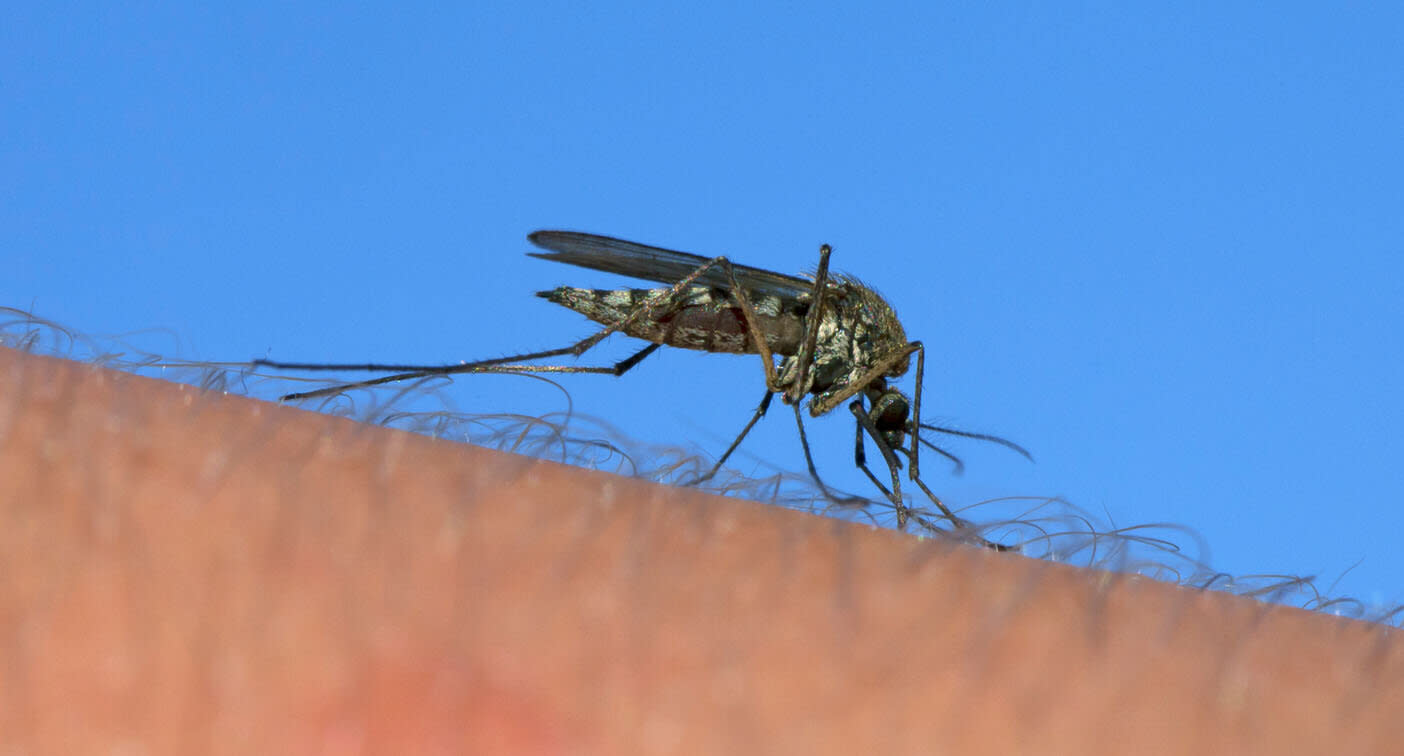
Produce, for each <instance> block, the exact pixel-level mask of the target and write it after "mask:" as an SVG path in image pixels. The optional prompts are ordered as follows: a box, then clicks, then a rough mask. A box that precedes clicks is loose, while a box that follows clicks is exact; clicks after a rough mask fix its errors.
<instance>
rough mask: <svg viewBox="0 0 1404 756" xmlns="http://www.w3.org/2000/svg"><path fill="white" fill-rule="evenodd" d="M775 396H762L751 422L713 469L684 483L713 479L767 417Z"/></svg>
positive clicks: (691, 484) (689, 483)
mask: <svg viewBox="0 0 1404 756" xmlns="http://www.w3.org/2000/svg"><path fill="white" fill-rule="evenodd" d="M774 396H775V394H773V393H771V392H769V391H767V392H765V396H764V397H762V398H761V403H760V406H758V407H756V412H755V414H753V415H751V421H750V422H749V423H746V427H745V428H742V429H741V433H740V434H738V435H737V436H736V440H735V441H732V442H731V446H728V447H727V448H726V452H725V453H723V454H722V455H721V457H720V458H719V459H717V462H716V464H714V465H712V469H710V470H708V471H707V473H706V474H705V475H701V476H699V477H697V478H694V479H693V480H690V481H688V482H686V483H684V484H683V485H685V486H695V485H698V484H699V483H703V482H706V481H709V480H711V479H712V476H714V475H716V474H717V471H718V470H720V469H721V466H722V465H724V464H726V460H727V458H728V457H730V456H731V453H732V452H734V451H736V447H738V446H740V445H741V439H744V438H745V437H746V434H748V433H750V432H751V428H754V427H755V425H756V423H757V422H759V421H760V419H761V418H762V417H765V411H766V410H768V409H770V400H771V399H772V398H773V397H774Z"/></svg>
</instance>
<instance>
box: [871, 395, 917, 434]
mask: <svg viewBox="0 0 1404 756" xmlns="http://www.w3.org/2000/svg"><path fill="white" fill-rule="evenodd" d="M907 412H908V408H907V397H905V396H902V394H901V392H899V391H891V390H889V391H885V392H883V394H882V396H880V397H878V398H877V399H876V400H875V401H874V402H873V409H872V411H871V412H869V413H868V416H869V417H871V418H872V419H873V425H876V426H877V427H878V430H882V431H892V430H898V431H900V430H903V429H905V428H906V426H907Z"/></svg>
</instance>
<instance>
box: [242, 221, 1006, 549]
mask: <svg viewBox="0 0 1404 756" xmlns="http://www.w3.org/2000/svg"><path fill="white" fill-rule="evenodd" d="M527 239H528V240H529V241H531V243H532V244H534V245H536V246H537V247H540V248H542V249H545V250H547V251H546V252H532V253H529V254H530V255H531V256H533V257H539V258H541V259H545V260H554V261H556V262H562V263H566V264H569V265H575V266H579V267H582V268H591V269H594V270H600V271H604V272H608V273H616V274H619V275H623V276H628V277H630V278H638V279H643V280H647V281H655V282H658V283H663V284H666V285H667V286H666V288H655V289H612V290H600V289H580V288H574V287H569V286H559V287H557V288H555V289H551V290H549V291H542V292H538V293H537V296H540V297H543V298H545V299H546V300H548V301H550V302H553V303H556V304H559V305H563V306H565V307H568V308H570V309H572V310H575V311H576V312H579V313H580V314H582V315H584V316H585V317H587V318H589V319H591V320H593V321H595V322H597V323H600V324H601V325H603V326H604V328H602V329H600V330H599V331H596V332H595V333H594V334H592V335H591V336H588V337H586V338H584V339H581V340H580V341H577V342H575V343H574V344H571V345H569V346H566V347H562V348H560V349H548V350H545V351H540V352H531V353H527V354H518V355H513V356H510V357H501V358H496V359H489V360H479V361H476V362H463V363H459V364H455V365H393V364H380V363H362V364H325V363H296V362H278V361H273V360H266V359H260V360H255V361H254V364H256V365H260V366H263V367H270V368H276V369H284V370H350V371H374V372H388V373H391V374H390V375H385V376H381V377H378V378H372V379H370V380H365V381H356V382H354V383H345V384H341V385H337V386H330V387H327V388H323V389H318V390H315V391H305V392H299V393H293V394H287V395H285V396H283V397H282V398H281V399H282V401H294V400H298V399H310V398H315V397H321V396H330V395H334V394H339V393H341V392H343V391H347V390H350V389H356V388H362V387H367V386H375V385H379V384H384V383H391V382H395V381H404V380H413V379H418V378H425V377H430V376H437V375H453V374H458V373H594V374H606V375H614V376H621V375H623V374H624V373H626V372H628V371H629V370H630V369H632V368H633V367H634V366H635V365H637V364H639V362H641V361H643V360H644V359H645V358H647V357H648V356H649V355H651V354H653V353H654V352H655V351H657V349H658V348H659V347H660V346H673V347H680V348H684V349H696V350H701V351H706V352H720V353H729V354H758V355H760V358H761V359H760V363H761V369H762V371H763V373H764V378H765V395H764V396H763V397H762V399H761V401H760V404H759V405H758V406H757V407H756V410H755V412H754V414H753V415H752V416H751V419H750V421H749V422H747V423H746V425H745V427H744V428H742V429H741V432H740V433H739V434H737V436H736V439H735V440H734V441H732V443H731V445H730V446H729V447H728V448H727V450H726V451H725V452H724V453H723V454H722V455H721V457H719V458H718V459H717V461H716V463H715V464H713V465H712V467H711V469H710V470H708V471H707V472H706V473H705V474H703V475H701V476H699V477H697V478H696V479H694V480H691V481H689V485H696V484H699V483H702V482H704V481H706V480H708V479H710V478H712V477H713V476H715V475H716V474H717V472H718V471H719V470H720V469H721V467H722V465H723V464H725V463H726V460H727V459H728V458H729V457H730V456H731V454H732V453H733V452H735V451H736V449H737V447H739V446H740V445H741V442H742V440H744V439H745V438H746V435H747V434H749V433H750V431H751V429H752V428H753V427H755V425H756V423H757V422H758V421H759V420H760V419H761V418H762V417H763V416H765V414H766V412H767V410H768V409H769V408H770V404H771V401H772V399H773V398H774V397H775V396H776V395H779V396H780V397H781V399H782V401H783V402H784V403H785V404H787V405H789V406H790V407H792V408H793V410H794V415H795V423H796V427H797V428H798V429H799V439H800V446H801V448H802V449H803V450H804V458H805V463H806V465H807V466H808V468H809V474H810V476H811V477H812V478H813V479H814V480H815V482H816V483H817V484H818V486H819V489H820V490H821V491H822V492H823V494H824V495H825V496H826V497H827V498H829V499H830V500H831V501H837V502H846V501H849V500H848V499H841V498H839V497H837V496H835V495H834V494H832V493H831V492H830V491H829V489H828V488H827V487H826V486H825V485H824V481H823V480H822V479H821V478H820V477H819V473H818V471H817V469H816V468H815V465H814V458H813V456H812V454H811V453H810V449H809V441H808V438H807V436H806V434H805V429H804V419H803V416H802V414H801V405H802V404H803V403H804V400H805V398H806V397H808V398H809V400H808V409H809V414H810V416H811V417H819V416H821V415H825V414H827V413H829V412H830V411H832V410H834V409H835V408H837V407H838V406H839V405H840V404H843V403H844V402H848V409H849V412H850V413H852V415H853V417H854V419H855V421H856V428H855V443H854V464H855V465H857V467H858V468H859V469H861V470H862V471H863V472H864V474H866V475H867V477H868V479H869V480H870V481H872V483H873V485H875V486H876V487H877V488H878V490H880V491H882V493H883V496H884V497H885V498H887V499H888V500H889V501H891V502H892V505H893V507H894V510H895V511H896V515H897V527H898V528H899V529H903V530H905V529H906V525H907V521H908V519H916V520H918V521H919V522H920V523H921V524H922V525H924V526H926V527H930V528H932V529H935V526H934V525H932V523H930V522H929V521H927V520H926V518H924V517H922V516H921V514H920V513H919V512H918V511H916V510H913V509H912V508H910V507H908V506H907V504H906V501H905V499H904V498H903V495H902V482H901V475H900V470H901V469H902V467H903V462H902V459H901V457H906V460H907V463H906V467H907V477H908V478H909V479H910V480H911V481H913V482H914V483H915V484H916V485H917V486H918V487H920V488H921V490H922V492H923V493H925V494H926V497H927V498H928V499H930V500H931V502H932V503H933V504H935V505H936V507H937V508H938V509H939V510H940V511H941V514H942V515H943V516H944V517H945V518H946V519H948V520H949V521H950V522H951V523H952V525H954V526H955V527H956V529H957V530H965V531H969V529H970V525H969V524H968V523H966V522H965V521H964V520H962V519H961V518H960V517H958V516H957V515H956V514H955V513H954V512H952V511H951V510H950V508H948V507H947V506H946V505H945V503H944V502H942V501H941V499H940V497H938V496H936V494H935V493H933V492H932V491H931V489H930V488H928V487H927V485H926V484H925V483H924V482H923V481H922V479H921V474H920V468H919V461H920V451H921V447H922V446H925V447H927V448H928V449H930V450H932V451H934V452H935V453H937V454H940V455H941V456H943V457H945V458H947V459H948V460H950V461H951V463H952V464H954V465H955V467H956V469H957V471H959V469H961V467H962V466H963V463H962V462H961V460H960V459H959V458H958V457H956V456H955V455H954V454H952V453H950V452H948V451H946V450H945V449H942V448H941V447H939V446H937V445H935V444H933V443H931V442H930V441H928V440H927V439H926V438H924V437H923V436H922V435H921V432H922V431H930V432H934V433H944V434H947V435H951V436H960V437H964V438H970V439H976V440H981V441H989V442H993V443H996V444H1000V445H1002V446H1005V447H1007V448H1009V449H1012V450H1013V451H1015V452H1018V453H1019V454H1022V455H1024V456H1025V457H1028V458H1029V459H1032V456H1031V455H1030V454H1029V452H1028V451H1026V450H1025V449H1024V448H1023V447H1021V446H1019V445H1018V444H1016V443H1014V442H1012V441H1008V440H1006V439H1003V438H1000V437H998V436H992V435H988V434H984V433H973V432H969V431H963V430H957V429H954V428H946V427H942V426H938V425H931V424H928V423H923V422H922V421H921V399H922V379H923V376H924V372H925V363H926V350H925V348H924V347H923V346H922V343H921V342H920V341H909V340H908V339H907V336H906V332H905V331H904V330H903V328H902V324H901V322H900V321H899V320H898V319H897V314H896V313H895V312H894V311H893V309H892V306H891V305H889V304H888V303H887V301H886V300H884V299H883V298H882V297H881V296H880V295H878V293H877V292H875V291H873V290H872V289H871V288H869V287H868V286H866V285H864V284H863V283H862V282H860V281H859V280H858V279H856V278H853V277H852V276H847V275H843V274H835V275H832V276H831V275H830V274H829V257H830V255H831V254H832V251H833V250H832V249H831V248H830V247H829V245H827V244H825V245H822V246H820V248H819V264H818V266H817V268H816V269H815V271H814V273H813V275H811V276H809V277H806V278H801V277H797V276H789V275H784V274H782V273H774V272H771V271H768V270H761V269H759V268H751V267H747V266H745V265H739V264H736V263H733V262H731V261H730V260H729V259H728V258H726V257H712V258H706V257H702V256H699V255H694V254H689V253H687V252H676V251H673V250H669V249H662V248H660V247H652V246H648V245H644V244H637V243H635V242H630V241H624V240H622V239H615V238H612V237H608V236H599V235H595V234H587V233H582V232H577V231H537V232H535V233H532V234H530V235H529V236H528V237H527ZM614 333H623V334H625V335H627V336H632V337H635V338H638V339H642V340H644V341H647V342H649V344H648V345H647V346H645V347H644V348H643V349H641V350H639V351H638V352H636V353H634V354H633V355H631V356H629V357H627V358H626V359H624V360H621V361H620V362H617V363H615V364H613V365H606V366H581V365H535V364H522V363H529V362H532V361H534V360H541V359H547V358H551V357H561V356H565V355H571V356H573V357H580V356H582V355H584V354H585V352H587V351H589V350H590V349H591V348H593V347H594V346H595V345H596V344H599V343H600V342H601V341H603V340H604V339H605V338H606V337H608V336H610V335H611V334H614ZM777 355H778V356H779V357H780V361H779V364H778V366H777V364H776V359H775V358H776V356H777ZM913 355H915V361H916V376H915V378H916V390H915V392H914V393H913V396H912V398H911V399H908V397H907V395H906V394H904V393H902V391H900V390H899V389H897V388H895V387H893V386H892V385H891V384H890V381H892V380H894V379H897V378H900V377H902V376H903V375H906V373H907V371H908V370H909V369H910V367H911V363H912V358H913ZM865 437H866V439H867V440H871V441H872V443H873V444H874V445H875V446H876V448H877V450H878V453H879V454H880V455H881V456H882V460H883V462H884V464H886V466H887V472H888V478H889V481H890V486H889V485H884V483H883V482H882V481H881V480H879V478H878V476H877V475H875V474H874V473H873V471H872V470H871V469H870V468H869V466H868V462H867V453H866V451H865V447H866V443H865ZM980 540H981V541H982V542H983V543H984V544H985V545H987V546H991V547H994V548H1000V549H1003V548H1005V547H1003V546H1000V545H999V544H994V543H990V542H988V541H984V539H980Z"/></svg>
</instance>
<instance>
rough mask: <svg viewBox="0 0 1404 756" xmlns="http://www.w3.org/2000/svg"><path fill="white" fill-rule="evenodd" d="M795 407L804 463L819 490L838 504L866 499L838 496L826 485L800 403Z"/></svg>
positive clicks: (794, 405) (853, 502)
mask: <svg viewBox="0 0 1404 756" xmlns="http://www.w3.org/2000/svg"><path fill="white" fill-rule="evenodd" d="M790 406H792V407H794V408H795V425H796V427H798V428H799V437H800V448H801V449H804V463H805V464H806V465H807V466H808V467H809V477H811V478H813V479H814V482H815V483H817V484H819V491H820V492H821V493H823V494H824V498H826V499H828V500H829V501H832V502H834V503H836V504H855V503H858V502H862V501H864V500H863V499H862V498H860V497H857V496H844V497H840V496H836V495H834V493H833V492H831V491H830V490H829V487H828V486H826V485H824V479H823V478H820V477H819V471H818V470H817V469H815V467H814V456H813V455H811V454H810V453H809V436H808V435H807V434H806V433H805V432H804V418H803V417H802V416H801V415H800V407H799V405H798V404H793V405H790Z"/></svg>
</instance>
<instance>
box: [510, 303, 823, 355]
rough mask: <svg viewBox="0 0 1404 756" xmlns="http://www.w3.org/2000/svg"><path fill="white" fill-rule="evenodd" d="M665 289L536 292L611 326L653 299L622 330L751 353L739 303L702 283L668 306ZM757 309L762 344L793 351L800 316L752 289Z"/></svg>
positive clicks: (669, 341) (778, 351)
mask: <svg viewBox="0 0 1404 756" xmlns="http://www.w3.org/2000/svg"><path fill="white" fill-rule="evenodd" d="M667 293H668V289H576V288H573V287H570V286H561V287H558V288H556V289H553V290H551V291H542V292H538V293H537V296H539V297H544V298H546V299H548V300H550V301H552V302H555V303H556V304H558V305H564V306H566V307H569V308H570V309H572V310H575V311H576V312H578V313H580V314H581V315H584V316H585V317H587V318H589V319H591V320H593V321H595V322H596V323H603V324H604V325H614V324H615V323H618V322H620V321H621V320H624V319H625V318H626V317H628V316H629V314H630V313H631V312H633V311H634V310H635V309H636V308H638V307H640V306H644V305H645V304H648V303H655V304H656V308H655V309H654V310H653V311H652V312H650V313H648V314H645V315H643V316H641V317H639V318H638V319H637V320H636V321H635V322H634V323H632V324H630V325H629V326H628V327H626V328H624V329H623V332H624V333H626V334H628V335H630V336H633V337H634V338H638V339H643V340H645V341H651V342H653V343H655V344H664V345H667V346H674V347H682V348H684V349H701V350H703V351H707V352H730V353H734V354H745V353H753V352H755V351H756V348H755V344H754V343H752V341H751V334H750V332H749V331H747V330H746V324H745V320H744V318H743V316H742V312H741V307H740V306H739V305H737V304H736V303H735V302H733V301H731V300H730V298H728V297H727V296H726V295H725V294H724V293H723V292H721V291H718V290H716V289H711V288H708V287H705V286H690V287H688V288H687V289H685V290H684V291H683V292H682V293H680V294H679V295H678V300H679V301H678V302H677V303H675V304H674V305H673V306H672V307H667V306H665V305H663V304H662V300H663V298H664V297H665V296H666V295H667ZM750 301H751V308H752V309H753V310H755V312H756V325H757V326H758V327H759V328H760V331H761V333H762V334H764V336H765V340H766V344H767V345H769V347H770V350H771V351H772V352H774V353H775V354H781V355H792V354H795V353H796V352H798V351H799V342H800V338H801V334H802V333H803V330H804V320H803V318H802V317H801V316H800V315H799V314H798V313H797V312H794V311H792V310H791V311H787V310H786V307H785V303H783V302H782V301H781V300H780V299H779V298H778V297H774V296H769V295H763V294H755V295H752V296H751V298H750Z"/></svg>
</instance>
